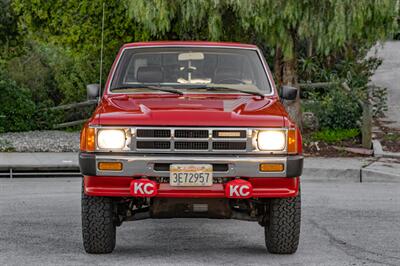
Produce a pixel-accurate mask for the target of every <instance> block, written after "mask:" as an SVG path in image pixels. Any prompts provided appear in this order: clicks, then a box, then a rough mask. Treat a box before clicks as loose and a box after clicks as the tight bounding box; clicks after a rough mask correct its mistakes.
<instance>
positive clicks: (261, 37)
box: [127, 0, 398, 125]
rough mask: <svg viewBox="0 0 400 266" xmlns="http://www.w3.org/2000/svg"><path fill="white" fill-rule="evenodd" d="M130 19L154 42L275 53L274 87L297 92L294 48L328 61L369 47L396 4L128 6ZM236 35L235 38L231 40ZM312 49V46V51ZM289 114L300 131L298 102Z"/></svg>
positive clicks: (221, 0) (331, 0)
mask: <svg viewBox="0 0 400 266" xmlns="http://www.w3.org/2000/svg"><path fill="white" fill-rule="evenodd" d="M127 2H128V6H129V14H130V15H131V18H132V19H133V20H135V21H138V22H139V23H140V24H141V25H142V26H143V27H144V28H145V29H147V30H149V31H150V34H151V36H153V37H155V38H166V37H171V36H174V35H173V34H176V37H177V38H179V39H192V38H195V39H209V40H234V41H236V40H240V41H244V42H255V43H267V46H268V47H270V48H272V49H275V63H274V72H275V77H276V79H277V83H278V85H281V84H289V85H292V86H297V84H298V77H297V58H298V50H299V44H301V43H302V42H308V43H309V46H308V47H309V50H310V53H312V51H313V50H314V51H315V52H316V53H322V54H325V55H328V54H329V53H331V52H333V51H335V50H340V49H345V48H346V46H348V45H351V44H353V43H361V42H362V43H363V44H364V45H365V44H367V45H372V44H374V43H375V42H376V41H377V40H379V39H383V38H385V37H387V36H388V34H390V33H391V32H392V31H393V29H394V28H395V26H396V16H397V12H398V0H359V1H352V0H322V1H321V0H307V1H306V0H304V1H298V0H286V1H283V0H281V1H277V0H259V1H241V0H204V1H200V0H182V1H177V0H172V1H165V0H127ZM236 34H237V35H236ZM312 44H315V45H312ZM289 112H290V113H291V114H292V117H293V118H294V119H295V120H296V122H297V123H298V124H299V125H301V112H300V99H299V96H298V98H297V100H296V101H295V102H294V103H293V104H292V105H291V106H290V108H289Z"/></svg>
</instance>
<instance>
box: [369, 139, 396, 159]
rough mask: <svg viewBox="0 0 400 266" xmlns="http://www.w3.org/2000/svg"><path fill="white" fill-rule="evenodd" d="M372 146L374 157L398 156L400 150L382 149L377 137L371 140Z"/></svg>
mask: <svg viewBox="0 0 400 266" xmlns="http://www.w3.org/2000/svg"><path fill="white" fill-rule="evenodd" d="M372 147H373V149H374V157H378V158H380V157H384V158H400V152H389V151H384V150H383V148H382V144H381V142H380V141H379V140H377V139H374V140H372Z"/></svg>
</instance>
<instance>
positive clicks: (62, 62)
mask: <svg viewBox="0 0 400 266" xmlns="http://www.w3.org/2000/svg"><path fill="white" fill-rule="evenodd" d="M103 2H104V3H105V5H106V12H105V31H104V40H105V42H104V43H105V47H104V73H103V79H105V78H106V77H107V71H108V69H109V68H110V66H111V64H112V62H113V60H114V57H115V55H116V53H117V52H118V49H119V47H120V46H121V45H122V44H123V43H127V42H133V41H148V40H214V41H235V42H245V43H254V44H257V45H258V46H259V47H260V48H261V49H262V50H263V51H264V54H265V56H266V58H267V60H268V61H269V65H270V66H271V68H272V69H273V71H274V74H275V75H274V76H275V79H276V82H277V84H278V85H282V84H291V85H294V86H297V84H298V83H299V82H321V81H335V80H336V81H338V80H340V81H347V82H348V83H349V85H350V87H351V88H352V89H353V90H354V93H352V95H351V96H350V97H348V95H344V94H343V93H341V92H339V91H338V88H336V89H332V90H329V91H318V92H317V93H308V94H307V93H305V94H303V95H305V96H304V97H306V98H307V99H308V100H310V101H311V102H314V105H305V107H304V108H309V109H306V111H310V110H311V111H314V112H315V113H316V115H317V116H318V118H319V120H320V125H321V127H323V128H348V127H352V126H354V125H355V124H354V121H357V120H358V119H359V117H360V109H359V108H358V107H357V106H356V105H355V104H354V102H355V101H352V99H353V98H357V97H360V95H361V94H360V91H363V90H365V88H366V85H367V83H368V79H369V77H370V76H371V74H372V73H373V70H374V69H375V68H376V67H377V65H378V63H379V62H378V63H375V64H374V63H371V62H370V61H368V60H365V59H364V58H365V55H366V52H367V51H368V50H369V48H370V47H371V46H372V45H374V44H375V43H376V41H378V40H385V39H386V38H388V37H389V38H390V37H392V36H395V34H396V32H398V28H397V23H398V21H397V20H398V17H399V1H398V0H359V1H351V0H322V1H320V0H302V1H298V0H286V1H283V0H281V1H279V0H278V1H277V0H257V1H240V0H182V1H178V0H110V1H103V0H92V1H89V0H81V1H78V0H69V1H64V0H53V1H47V0H0V9H1V10H0V56H1V57H0V73H1V82H2V86H3V87H4V88H7V89H8V91H13V90H15V91H18V92H16V95H13V94H12V93H11V94H5V95H3V96H2V99H1V103H2V104H1V105H0V117H2V116H3V117H4V116H6V117H8V119H11V120H12V119H14V118H13V115H11V114H10V113H7V112H9V111H7V110H12V109H18V108H20V109H21V110H20V111H21V112H23V113H24V114H23V115H24V116H25V118H26V120H27V119H30V120H31V121H33V123H27V125H26V126H25V125H21V124H20V123H19V122H18V121H19V120H17V118H16V121H15V123H14V124H15V125H16V126H15V127H13V126H10V125H8V124H4V123H3V122H2V126H1V127H0V131H19V130H32V129H43V128H49V127H51V126H52V124H53V123H54V122H57V121H59V120H62V119H63V114H61V115H60V114H51V113H47V112H43V110H44V108H45V107H49V106H54V105H59V104H63V103H70V102H76V101H82V100H84V99H85V95H86V92H85V86H86V84H89V83H95V82H97V81H98V76H99V58H100V57H99V55H100V36H101V16H102V5H103ZM103 82H104V80H103ZM103 84H104V83H103ZM5 90H6V89H5ZM7 95H8V96H7ZM18 95H23V96H18ZM15 99H20V100H22V99H26V100H23V101H25V102H26V103H24V104H28V102H29V104H28V105H29V106H32V108H25V107H23V108H21V106H22V105H20V104H22V103H18V101H15ZM338 100H339V101H338ZM341 100H343V101H341ZM338 102H341V103H340V104H337V103H338ZM4 103H7V104H4ZM289 109H290V110H289V111H291V110H292V111H293V110H294V112H292V115H293V117H294V118H295V119H296V120H297V121H298V122H301V112H300V102H299V99H298V100H297V101H295V102H294V103H293V104H292V106H289ZM318 110H319V112H318ZM299 116H300V117H299ZM0 119H1V118H0ZM11 120H10V121H11Z"/></svg>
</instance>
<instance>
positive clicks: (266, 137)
mask: <svg viewBox="0 0 400 266" xmlns="http://www.w3.org/2000/svg"><path fill="white" fill-rule="evenodd" d="M257 145H258V149H260V150H262V151H282V150H284V149H285V146H286V134H285V131H283V130H264V131H259V132H258V136H257Z"/></svg>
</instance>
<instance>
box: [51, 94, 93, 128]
mask: <svg viewBox="0 0 400 266" xmlns="http://www.w3.org/2000/svg"><path fill="white" fill-rule="evenodd" d="M97 103H98V102H97V100H88V101H84V102H79V103H69V104H64V105H59V106H55V107H51V108H49V110H51V111H57V110H69V109H74V108H82V107H88V106H95V105H97ZM86 120H87V119H79V120H74V121H68V122H64V123H60V124H55V125H54V126H53V127H54V128H65V127H71V126H76V125H81V124H83V123H85V122H86Z"/></svg>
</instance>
